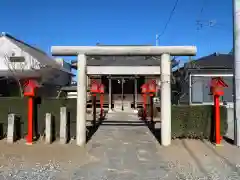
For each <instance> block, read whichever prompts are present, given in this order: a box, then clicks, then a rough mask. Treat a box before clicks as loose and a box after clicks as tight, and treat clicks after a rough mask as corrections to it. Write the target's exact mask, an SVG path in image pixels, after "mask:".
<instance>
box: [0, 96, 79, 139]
mask: <svg viewBox="0 0 240 180" xmlns="http://www.w3.org/2000/svg"><path fill="white" fill-rule="evenodd" d="M34 105H35V107H34V121H33V128H34V129H33V135H34V136H35V137H37V136H39V134H42V135H43V134H44V130H45V115H46V113H52V115H53V117H54V120H55V121H54V127H55V129H56V131H55V133H56V134H55V136H56V137H59V128H60V107H62V106H66V107H67V111H68V120H69V121H70V122H69V125H70V129H71V130H70V136H71V137H74V136H76V111H77V109H76V105H77V102H76V99H56V98H48V99H40V98H39V99H38V98H37V99H35V101H34ZM9 113H14V114H16V115H17V116H18V117H19V118H20V125H21V130H20V131H21V137H24V136H26V135H27V126H28V125H27V122H28V99H27V98H12V97H11V98H0V125H1V126H2V127H3V130H1V129H0V131H3V134H5V135H6V132H7V125H8V119H7V118H8V114H9Z"/></svg>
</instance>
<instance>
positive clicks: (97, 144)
mask: <svg viewBox="0 0 240 180" xmlns="http://www.w3.org/2000/svg"><path fill="white" fill-rule="evenodd" d="M223 144H224V146H223V147H217V148H216V147H215V146H213V145H212V144H210V143H208V142H205V141H197V140H174V141H172V145H171V146H170V147H161V146H160V145H159V143H158V141H157V140H156V139H155V137H154V136H153V135H152V134H151V132H150V131H149V129H148V128H147V127H146V126H145V124H144V123H143V122H141V121H139V120H137V118H136V117H135V116H134V115H132V114H123V113H119V114H109V115H108V119H107V120H106V121H104V122H103V125H101V126H100V128H99V129H98V130H97V132H96V133H95V134H94V136H93V137H92V139H91V140H90V141H89V142H88V144H87V146H86V149H83V148H79V147H77V146H76V145H75V142H74V141H72V142H71V143H70V144H67V145H59V144H58V142H55V143H53V144H51V145H46V144H44V143H43V142H38V143H37V144H34V145H33V146H26V145H25V144H24V141H19V142H18V143H16V144H13V145H7V144H6V143H5V141H4V140H2V141H0V149H1V151H0V153H1V154H0V180H2V179H3V180H4V179H7V180H17V179H19V180H20V179H22V180H25V179H26V180H27V179H29V180H30V179H31V180H32V179H36V180H52V179H56V180H70V179H71V180H101V179H102V180H120V179H121V180H160V179H166V180H168V179H169V180H174V179H181V180H203V179H210V180H215V179H216V180H217V179H220V180H221V179H223V180H235V179H236V180H237V179H240V169H239V168H240V150H239V149H238V148H236V147H234V146H232V145H230V144H228V143H226V142H223Z"/></svg>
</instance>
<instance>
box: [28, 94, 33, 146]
mask: <svg viewBox="0 0 240 180" xmlns="http://www.w3.org/2000/svg"><path fill="white" fill-rule="evenodd" d="M32 140H33V97H29V98H28V135H27V144H32Z"/></svg>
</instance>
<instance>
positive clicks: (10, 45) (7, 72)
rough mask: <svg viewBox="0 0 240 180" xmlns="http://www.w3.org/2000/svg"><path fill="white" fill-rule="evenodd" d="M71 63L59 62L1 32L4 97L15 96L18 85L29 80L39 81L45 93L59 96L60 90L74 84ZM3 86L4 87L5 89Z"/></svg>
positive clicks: (1, 92)
mask: <svg viewBox="0 0 240 180" xmlns="http://www.w3.org/2000/svg"><path fill="white" fill-rule="evenodd" d="M71 76H72V74H71V65H70V64H68V63H66V62H64V61H63V60H62V59H57V60H56V61H55V60H54V59H53V58H51V57H50V56H48V55H47V54H46V53H45V52H43V51H42V50H40V49H38V48H36V47H33V46H31V45H29V44H27V43H25V42H23V41H21V40H19V39H16V38H15V37H13V36H11V35H9V34H7V33H2V34H0V84H1V87H2V88H1V90H0V95H1V96H12V95H13V96H16V95H17V94H19V85H18V84H20V83H21V84H22V83H23V82H24V80H26V79H35V80H37V81H38V82H39V84H40V85H42V87H41V93H42V95H44V96H56V94H57V89H59V87H61V86H66V85H69V84H70V83H71ZM3 87H4V88H3Z"/></svg>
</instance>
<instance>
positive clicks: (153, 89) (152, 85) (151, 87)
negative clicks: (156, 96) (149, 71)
mask: <svg viewBox="0 0 240 180" xmlns="http://www.w3.org/2000/svg"><path fill="white" fill-rule="evenodd" d="M156 91H157V85H156V81H155V80H152V81H151V82H150V83H149V92H150V93H156Z"/></svg>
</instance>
